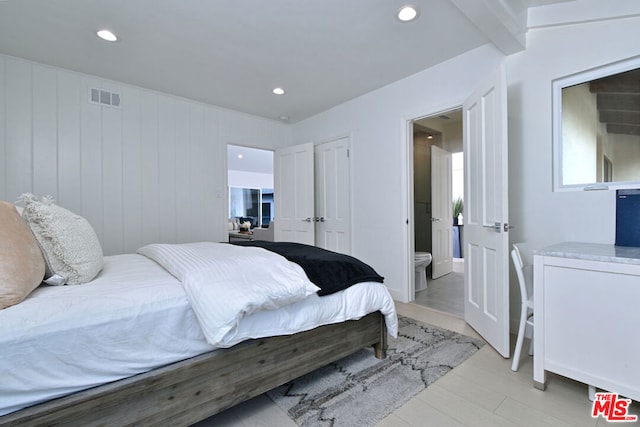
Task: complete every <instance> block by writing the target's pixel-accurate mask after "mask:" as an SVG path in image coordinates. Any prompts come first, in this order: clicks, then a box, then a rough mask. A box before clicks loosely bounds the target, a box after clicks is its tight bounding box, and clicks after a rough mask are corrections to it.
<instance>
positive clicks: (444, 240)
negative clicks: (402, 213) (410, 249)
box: [431, 145, 453, 279]
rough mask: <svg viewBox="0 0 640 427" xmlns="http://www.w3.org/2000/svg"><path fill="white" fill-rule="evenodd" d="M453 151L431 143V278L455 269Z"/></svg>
mask: <svg viewBox="0 0 640 427" xmlns="http://www.w3.org/2000/svg"><path fill="white" fill-rule="evenodd" d="M451 172H452V170H451V153H449V152H448V151H445V150H443V149H442V148H439V147H436V146H435V145H432V146H431V212H432V214H431V257H432V261H431V277H433V278H434V279H437V278H438V277H441V276H444V275H445V274H449V273H451V271H452V270H453V247H452V236H451V234H452V232H453V217H452V215H453V214H452V207H451V197H452V196H451V179H452V173H451Z"/></svg>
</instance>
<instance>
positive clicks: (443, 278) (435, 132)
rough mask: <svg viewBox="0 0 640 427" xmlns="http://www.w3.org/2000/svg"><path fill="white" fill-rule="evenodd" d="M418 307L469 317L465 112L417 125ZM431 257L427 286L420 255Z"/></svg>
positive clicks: (451, 112) (414, 152) (415, 204)
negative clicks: (466, 309)
mask: <svg viewBox="0 0 640 427" xmlns="http://www.w3.org/2000/svg"><path fill="white" fill-rule="evenodd" d="M413 189H414V191H413V192H414V217H413V222H414V224H413V225H414V227H413V229H414V265H415V266H416V282H415V283H416V284H415V290H416V292H415V300H414V302H415V303H416V304H419V305H422V306H426V307H429V308H431V309H434V310H438V311H442V312H446V313H448V314H451V315H454V316H458V317H464V253H463V248H464V245H463V239H464V200H463V197H464V152H463V137H462V109H455V110H451V111H446V112H443V113H439V114H437V115H435V116H429V117H425V118H421V119H416V120H414V121H413ZM424 253H429V254H431V258H432V262H431V263H430V264H429V265H428V266H427V267H426V279H427V280H426V286H425V285H424V283H423V282H422V280H421V279H420V272H419V270H420V269H421V268H422V267H421V264H423V262H421V256H422V254H424Z"/></svg>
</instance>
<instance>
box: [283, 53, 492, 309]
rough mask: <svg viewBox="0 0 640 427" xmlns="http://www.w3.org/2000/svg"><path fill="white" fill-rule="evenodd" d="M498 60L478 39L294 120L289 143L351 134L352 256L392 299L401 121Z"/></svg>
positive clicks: (402, 210) (401, 199)
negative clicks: (473, 45)
mask: <svg viewBox="0 0 640 427" xmlns="http://www.w3.org/2000/svg"><path fill="white" fill-rule="evenodd" d="M502 59H503V56H502V55H501V54H500V53H499V52H498V51H497V50H496V49H494V48H493V47H490V46H484V47H481V48H478V49H475V50H473V51H471V52H468V53H466V54H464V55H461V56H459V57H457V58H454V59H453V60H450V61H447V62H444V63H442V64H439V65H437V66H435V67H432V68H430V69H428V70H425V71H423V72H421V73H418V74H415V75H413V76H411V77H408V78H406V79H403V80H401V81H398V82H396V83H393V84H391V85H389V86H386V87H383V88H381V89H379V90H376V91H374V92H371V93H368V94H366V95H364V96H361V97H359V98H357V99H354V100H352V101H349V102H346V103H344V104H342V105H340V106H337V107H335V108H332V109H331V110H328V111H326V112H324V113H322V114H319V115H317V116H315V117H312V118H310V119H307V120H305V121H302V122H299V123H297V124H295V125H294V126H293V128H294V134H293V140H294V142H295V143H304V142H308V141H315V142H318V141H323V140H329V139H331V138H332V137H334V136H335V135H351V171H352V177H351V178H352V180H351V182H352V188H351V194H352V215H353V216H352V217H353V229H352V233H353V255H354V256H356V257H359V258H361V259H362V260H363V261H365V262H367V263H369V264H371V265H372V266H373V267H374V268H375V269H376V270H377V271H378V272H379V273H380V274H382V275H383V276H384V277H385V284H386V285H387V287H388V288H389V290H390V292H391V293H392V295H393V296H394V298H397V299H400V300H406V299H407V298H409V295H408V292H407V283H408V280H409V279H408V273H409V268H410V266H409V262H408V254H407V252H408V225H407V223H406V221H407V218H408V217H409V215H408V209H409V206H408V203H407V199H406V196H407V186H408V180H407V170H408V167H407V166H408V165H407V154H406V152H407V140H406V121H407V120H409V119H413V118H418V117H424V116H427V115H432V114H435V113H438V112H442V111H449V110H451V109H452V108H454V107H460V106H461V105H462V103H463V101H464V99H465V98H466V97H467V96H468V95H469V94H470V93H471V91H472V90H473V88H474V87H475V86H476V85H477V84H478V83H479V80H481V79H484V78H486V76H487V75H488V74H489V73H490V72H492V71H493V70H494V69H495V68H496V67H497V66H498V64H499V63H500V61H501V60H502ZM411 209H413V207H411Z"/></svg>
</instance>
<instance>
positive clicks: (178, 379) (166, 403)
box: [0, 312, 387, 426]
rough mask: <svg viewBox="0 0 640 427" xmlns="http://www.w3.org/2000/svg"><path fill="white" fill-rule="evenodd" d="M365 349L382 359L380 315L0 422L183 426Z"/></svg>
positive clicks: (192, 363)
mask: <svg viewBox="0 0 640 427" xmlns="http://www.w3.org/2000/svg"><path fill="white" fill-rule="evenodd" d="M368 346H374V350H375V356H376V357H378V358H384V357H385V356H386V354H385V353H386V348H387V330H386V327H385V323H384V316H383V315H382V314H381V313H380V312H375V313H371V314H369V315H367V316H365V317H363V318H362V319H360V320H350V321H347V322H343V323H338V324H334V325H326V326H320V327H318V328H316V329H313V330H311V331H306V332H301V333H298V334H295V335H288V336H277V337H269V338H263V339H256V340H250V341H245V342H243V343H240V344H238V345H236V346H234V347H231V348H228V349H221V350H216V351H213V352H210V353H206V354H203V355H200V356H196V357H193V358H191V359H187V360H183V361H181V362H177V363H173V364H171V365H167V366H164V367H161V368H158V369H155V370H152V371H149V372H146V373H143V374H139V375H136V376H133V377H130V378H126V379H123V380H120V381H115V382H112V383H109V384H105V385H102V386H99V387H95V388H92V389H89V390H84V391H81V392H78V393H74V394H72V395H69V396H65V397H62V398H59V399H54V400H51V401H48V402H44V403H41V404H38V405H34V406H31V407H28V408H25V409H22V410H20V411H17V412H13V413H11V414H8V415H4V416H1V417H0V426H15V425H20V426H42V425H47V426H52V425H61V426H62V425H64V426H75V425H77V426H93V425H117V426H125V425H134V424H137V425H144V426H150V425H163V426H167V425H172V426H180V425H184V426H188V425H190V424H193V423H195V422H197V421H200V420H203V419H205V418H207V417H210V416H211V415H214V414H216V413H218V412H220V411H223V410H224V409H227V408H229V407H231V406H234V405H236V404H238V403H240V402H243V401H245V400H247V399H250V398H252V397H255V396H257V395H259V394H262V393H264V392H266V391H268V390H271V389H272V388H275V387H277V386H279V385H282V384H284V383H286V382H287V381H291V380H293V379H295V378H297V377H299V376H301V375H304V374H306V373H308V372H311V371H313V370H315V369H317V368H319V367H322V366H324V365H327V364H329V363H331V362H334V361H336V360H338V359H340V358H342V357H344V356H347V355H349V354H351V353H353V352H355V351H357V350H360V349H362V348H365V347H368ZM44 363H46V362H44Z"/></svg>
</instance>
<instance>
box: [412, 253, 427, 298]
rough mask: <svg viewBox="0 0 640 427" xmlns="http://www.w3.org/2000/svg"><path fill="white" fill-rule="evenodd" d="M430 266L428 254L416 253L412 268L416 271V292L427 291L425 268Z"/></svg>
mask: <svg viewBox="0 0 640 427" xmlns="http://www.w3.org/2000/svg"><path fill="white" fill-rule="evenodd" d="M429 264H431V254H430V253H429V252H416V253H415V257H414V259H413V266H414V268H415V270H416V292H418V291H423V290H425V289H427V266H428V265H429Z"/></svg>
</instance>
